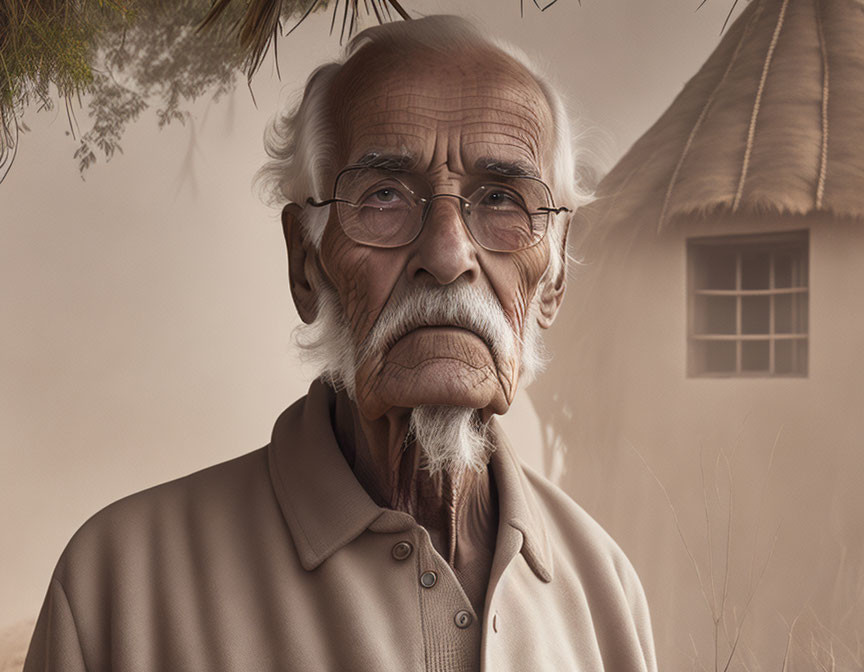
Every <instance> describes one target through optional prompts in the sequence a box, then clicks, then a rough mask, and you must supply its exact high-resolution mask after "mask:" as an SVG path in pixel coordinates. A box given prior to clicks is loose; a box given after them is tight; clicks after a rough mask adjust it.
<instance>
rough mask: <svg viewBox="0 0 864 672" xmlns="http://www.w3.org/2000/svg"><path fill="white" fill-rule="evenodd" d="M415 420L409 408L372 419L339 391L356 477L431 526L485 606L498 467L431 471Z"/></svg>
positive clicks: (374, 494)
mask: <svg viewBox="0 0 864 672" xmlns="http://www.w3.org/2000/svg"><path fill="white" fill-rule="evenodd" d="M409 423H410V409H405V410H404V412H394V413H389V414H386V415H385V416H383V417H382V418H380V419H378V420H375V421H369V420H368V419H366V418H364V417H363V416H362V415H361V414H360V413H359V411H358V410H357V406H356V405H355V404H354V402H352V401H351V400H350V399H349V398H348V396H347V395H346V394H345V393H344V392H340V393H339V394H337V396H336V405H335V408H334V410H333V430H334V434H335V436H336V440H337V442H338V444H339V447H340V448H341V450H342V452H343V454H344V455H345V458H346V459H347V461H348V463H349V465H351V468H352V470H353V471H354V474H355V476H356V477H357V480H358V481H359V482H360V484H361V485H362V486H363V488H364V489H365V490H366V492H367V493H368V494H369V496H370V497H371V498H372V499H373V501H375V503H376V504H378V505H379V506H382V507H386V508H390V509H394V510H397V511H404V512H405V513H408V514H410V515H411V516H413V517H414V519H415V520H416V521H417V523H418V524H419V525H422V526H423V527H424V528H426V530H427V531H428V532H429V536H430V538H431V540H432V544H433V546H434V547H435V549H436V550H437V551H438V553H439V554H440V555H441V556H442V557H443V558H445V559H446V560H447V562H448V563H449V564H450V566H451V567H452V568H453V569H454V571H455V572H456V575H457V577H458V578H459V580H460V582H461V584H462V587H463V589H464V590H465V592H466V594H467V595H468V598H469V599H470V600H471V603H472V604H473V605H474V607H475V609H476V610H477V611H478V612H479V611H480V610H482V606H483V599H484V596H485V592H486V585H487V583H488V579H489V572H490V570H491V565H492V556H493V554H494V551H495V538H496V534H497V527H498V505H497V496H496V491H495V484H494V481H493V479H492V476H491V472H490V471H489V469H488V468H487V469H484V470H483V471H482V472H479V473H478V472H475V471H473V470H468V471H466V472H462V473H461V474H452V473H448V472H446V471H445V472H442V473H440V474H436V475H432V474H430V473H429V472H428V471H427V470H425V469H423V468H422V448H421V447H420V446H419V445H418V443H417V442H416V441H412V440H409V441H406V436H408V428H409Z"/></svg>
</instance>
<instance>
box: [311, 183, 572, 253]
mask: <svg viewBox="0 0 864 672" xmlns="http://www.w3.org/2000/svg"><path fill="white" fill-rule="evenodd" d="M444 197H447V198H455V199H456V200H457V201H458V202H459V211H460V214H461V216H462V221H463V222H464V223H465V226H466V227H467V229H468V231H469V232H470V233H471V236H472V237H473V238H474V240H475V241H477V243H478V244H479V245H480V246H481V247H483V248H485V249H487V250H490V251H492V252H518V251H520V250H524V249H527V248H529V247H532V246H534V245H536V244H537V243H539V242H540V241H541V240H543V237H544V236H545V235H546V232H547V230H548V229H549V224H550V220H551V218H552V215H554V214H558V213H560V212H570V209H569V208H566V207H555V204H554V202H553V200H552V193H551V191H550V189H549V187H548V186H547V185H546V183H545V182H543V181H542V180H540V179H539V178H536V177H530V176H521V175H520V176H501V177H497V176H496V179H495V180H494V181H487V182H483V183H481V184H479V185H476V186H473V187H472V188H471V191H470V194H468V195H467V196H463V195H461V194H445V193H438V194H436V193H433V191H432V187H431V185H430V184H429V182H428V181H427V180H426V179H424V178H423V177H421V176H419V175H416V174H414V173H410V172H407V171H394V170H385V169H380V168H369V167H366V166H349V167H348V168H345V169H344V170H342V171H341V172H340V173H339V175H337V176H336V182H335V184H334V187H333V198H330V199H327V200H325V201H315V200H313V199H311V198H310V199H309V200H308V201H307V203H308V204H309V205H311V206H314V207H322V206H325V205H331V204H334V205H335V206H336V212H337V214H338V217H339V222H340V224H341V226H342V229H343V230H344V231H345V235H347V236H348V237H349V238H350V239H351V240H353V241H354V242H356V243H360V244H362V245H370V246H372V247H385V248H391V247H401V246H403V245H408V244H409V243H411V242H412V241H414V240H415V239H416V238H417V236H419V235H420V231H421V230H422V229H423V224H424V222H425V221H426V216H427V215H428V213H429V209H430V206H431V204H432V202H433V201H434V200H435V199H436V198H444Z"/></svg>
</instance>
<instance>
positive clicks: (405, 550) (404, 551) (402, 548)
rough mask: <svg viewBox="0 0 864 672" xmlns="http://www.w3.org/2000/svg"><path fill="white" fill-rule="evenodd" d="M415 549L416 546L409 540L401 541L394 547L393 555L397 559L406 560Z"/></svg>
mask: <svg viewBox="0 0 864 672" xmlns="http://www.w3.org/2000/svg"><path fill="white" fill-rule="evenodd" d="M413 550H414V547H413V546H412V545H411V544H409V543H408V542H407V541H400V542H399V543H398V544H396V545H395V546H394V547H393V557H394V558H396V559H397V560H405V559H406V558H407V557H408V556H409V555H411V552H412V551H413Z"/></svg>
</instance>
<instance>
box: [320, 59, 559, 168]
mask: <svg viewBox="0 0 864 672" xmlns="http://www.w3.org/2000/svg"><path fill="white" fill-rule="evenodd" d="M332 102H333V105H334V107H333V111H334V122H335V125H336V131H337V151H338V154H339V159H338V160H339V162H340V167H341V166H345V165H349V164H352V163H356V162H357V161H358V160H360V159H361V158H363V157H366V156H368V155H369V154H374V153H379V154H383V155H396V156H405V157H407V158H406V162H407V165H405V166H404V167H406V168H410V169H413V170H430V169H435V168H438V167H440V166H441V164H442V163H443V162H446V164H447V168H449V170H451V171H454V172H458V173H462V172H467V173H470V172H474V171H477V170H479V169H480V168H479V167H480V166H483V165H486V164H488V163H490V162H493V163H494V162H498V163H500V164H501V165H502V166H505V167H508V166H509V167H513V168H514V169H515V170H520V171H524V172H525V173H526V174H531V173H533V174H535V176H538V177H543V176H544V175H543V173H544V172H545V170H546V168H547V166H548V163H549V154H550V153H551V144H552V137H553V124H552V114H551V111H550V109H549V104H548V102H547V100H546V97H545V95H544V94H543V92H542V90H541V89H540V87H539V85H538V84H537V82H536V80H535V79H534V77H533V76H532V75H531V74H530V73H529V72H528V71H527V70H526V69H525V67H524V66H522V65H521V64H520V63H518V62H517V61H515V60H513V59H512V58H511V57H509V56H507V55H506V54H503V53H501V52H499V51H496V50H492V49H490V48H460V49H459V50H456V51H454V53H448V54H443V53H437V52H432V51H420V50H418V51H414V52H410V53H405V52H404V51H403V52H395V51H393V50H388V49H385V48H381V47H377V46H376V45H372V46H369V47H366V48H365V49H364V50H362V51H361V52H358V54H356V55H355V56H354V57H353V58H352V59H350V60H349V61H348V63H346V65H345V66H344V67H343V68H342V71H341V72H340V73H339V76H338V77H337V79H336V82H335V86H334V88H333V101H332Z"/></svg>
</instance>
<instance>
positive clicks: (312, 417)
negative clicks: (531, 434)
mask: <svg viewBox="0 0 864 672" xmlns="http://www.w3.org/2000/svg"><path fill="white" fill-rule="evenodd" d="M334 403H335V392H334V391H333V389H332V388H331V387H330V386H328V385H326V384H325V383H323V382H322V381H320V380H316V381H314V382H313V383H312V385H311V387H310V388H309V393H308V394H307V395H306V396H305V397H303V398H302V399H299V400H298V401H297V402H296V403H294V404H293V405H292V406H290V407H289V408H288V409H286V410H285V411H284V412H283V413H282V415H280V416H279V419H278V420H277V421H276V425H275V426H274V428H273V436H272V440H271V442H270V445H269V446H268V451H267V452H268V463H269V469H270V479H271V482H272V484H273V489H274V492H275V494H276V499H277V500H278V502H279V507H280V508H281V509H282V514H283V516H284V517H285V521H286V523H287V524H288V528H289V530H290V531H291V536H292V538H293V540H294V544H295V546H296V548H297V552H298V554H299V556H300V563H301V564H302V565H303V568H304V569H306V570H307V571H311V570H314V569H315V568H316V567H318V566H319V565H320V564H321V563H322V562H324V560H326V559H327V558H328V557H330V556H331V555H332V554H333V553H335V552H336V551H338V550H339V549H340V548H342V547H343V546H345V545H346V544H348V543H350V542H351V541H353V540H354V539H356V538H357V537H359V536H360V535H361V534H362V533H363V532H364V531H366V530H367V529H368V528H369V527H370V526H372V525H373V523H375V522H376V521H378V519H379V518H380V519H382V520H381V521H379V524H377V525H375V526H374V527H375V529H376V530H379V531H385V530H387V531H397V530H398V529H399V528H401V529H408V528H409V527H410V526H411V525H412V524H413V519H412V518H411V517H410V516H408V515H407V514H398V513H397V512H393V511H390V510H388V509H384V508H381V507H379V506H378V505H377V504H376V503H375V502H374V501H372V498H371V497H369V495H368V494H367V493H366V491H365V490H364V489H363V486H362V485H360V482H359V481H358V480H357V478H356V477H355V476H354V473H353V472H352V471H351V467H350V466H349V465H348V462H347V461H346V460H345V457H344V456H343V455H342V451H341V450H340V449H339V445H338V444H337V442H336V437H335V436H334V434H333V428H332V424H331V409H332V407H333V404H334ZM492 431H493V432H494V434H495V441H496V444H497V449H496V450H495V452H494V453H493V454H492V458H491V461H490V466H491V468H492V473H493V475H494V477H495V483H496V486H497V490H498V506H499V518H500V521H501V525H499V534H500V533H501V532H500V530H503V529H504V525H505V524H506V525H509V526H510V527H511V528H513V529H515V530H517V531H518V532H519V533H520V534H521V535H522V545H521V552H522V554H523V555H524V556H525V559H526V561H527V562H528V564H529V565H530V566H531V568H532V570H533V571H534V573H535V574H537V576H538V577H539V578H540V579H542V580H543V581H546V582H548V581H551V578H552V574H551V570H552V566H551V553H550V549H549V539H548V535H547V533H546V526H545V523H544V520H543V517H542V515H541V514H540V511H539V508H538V507H537V502H536V500H535V499H534V495H533V493H532V492H531V487H530V484H529V483H528V479H527V477H526V475H525V472H524V470H523V467H522V466H521V465H520V464H519V462H518V460H517V459H516V457H515V455H514V454H513V450H512V448H511V447H510V444H509V442H508V441H507V439H506V437H505V436H504V433H503V432H502V431H501V428H500V427H499V426H498V424H497V423H496V422H495V421H494V420H493V425H492ZM394 514H395V515H394ZM400 523H401V524H400Z"/></svg>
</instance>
